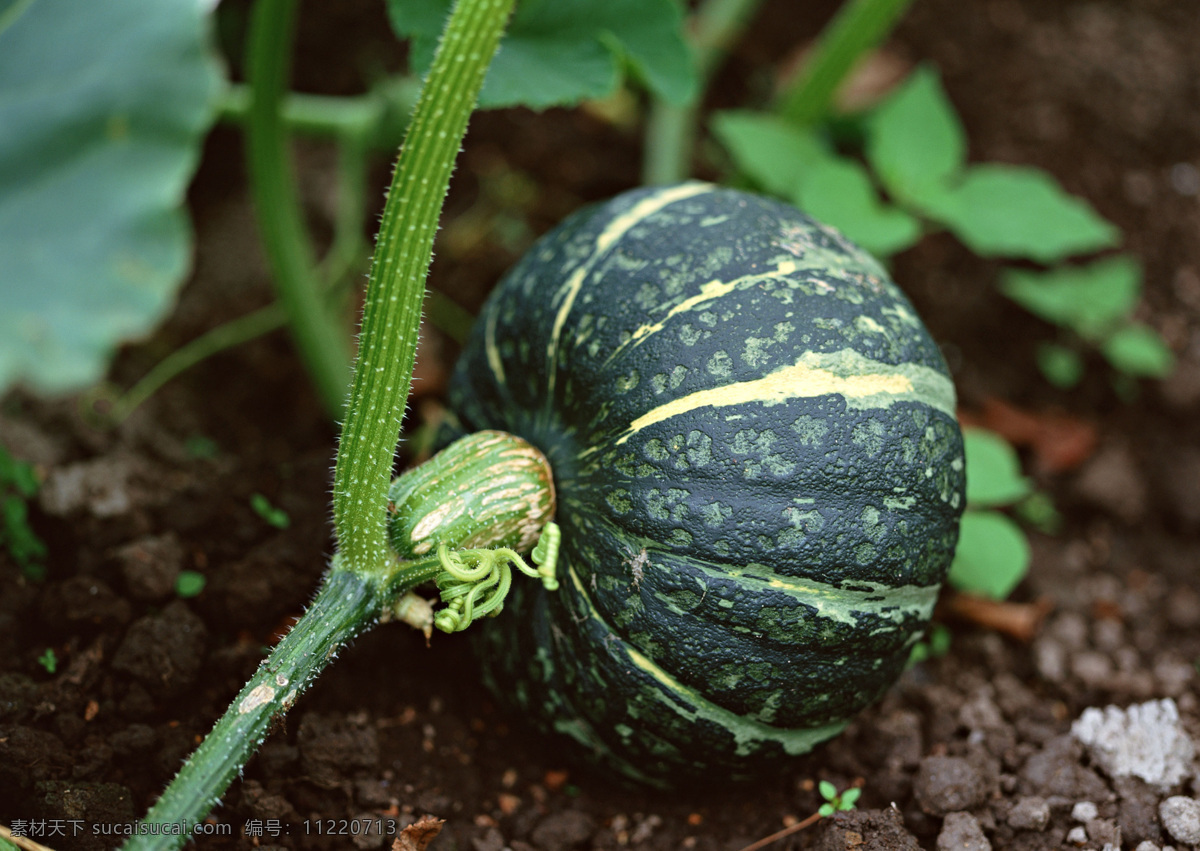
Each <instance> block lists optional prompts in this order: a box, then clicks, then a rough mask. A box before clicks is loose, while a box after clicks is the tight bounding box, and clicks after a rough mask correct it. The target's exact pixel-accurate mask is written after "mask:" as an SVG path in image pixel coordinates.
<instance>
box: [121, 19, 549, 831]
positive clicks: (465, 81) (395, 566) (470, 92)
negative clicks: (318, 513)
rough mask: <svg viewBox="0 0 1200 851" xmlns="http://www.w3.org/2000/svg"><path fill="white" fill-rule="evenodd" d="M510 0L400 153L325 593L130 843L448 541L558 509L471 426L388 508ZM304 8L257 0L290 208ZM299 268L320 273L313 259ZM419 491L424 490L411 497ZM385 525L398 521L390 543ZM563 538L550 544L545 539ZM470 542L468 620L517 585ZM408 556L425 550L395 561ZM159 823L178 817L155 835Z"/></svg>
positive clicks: (468, 24) (500, 446)
mask: <svg viewBox="0 0 1200 851" xmlns="http://www.w3.org/2000/svg"><path fill="white" fill-rule="evenodd" d="M512 4H513V0H458V2H457V3H456V5H455V7H454V11H453V12H452V13H451V16H450V21H449V23H448V24H447V27H446V31H445V32H444V34H443V35H442V40H441V42H440V44H439V46H438V52H437V56H436V57H435V59H434V63H433V68H432V69H431V71H430V74H429V78H428V81H427V82H426V84H425V87H424V89H423V90H422V94H421V97H420V99H419V101H418V104H417V109H416V113H415V115H414V117H413V121H412V124H411V126H410V129H409V133H408V137H407V139H406V140H405V145H404V148H403V150H402V152H401V155H400V160H399V163H398V165H397V168H396V174H395V178H394V180H393V183H392V188H391V191H390V192H389V194H388V201H387V205H386V206H385V208H384V214H383V222H382V225H381V229H380V235H379V241H378V244H377V246H376V252H375V257H374V261H373V265H372V269H371V277H370V281H369V283H368V288H367V300H366V306H365V309H364V316H363V328H362V335H361V339H360V350H359V361H358V363H357V365H356V368H355V373H354V382H353V388H352V392H351V396H350V406H349V409H348V411H347V418H346V424H345V427H344V428H343V430H342V438H341V443H340V444H339V447H338V459H337V467H336V470H335V478H334V525H335V531H336V533H337V537H338V542H339V550H338V553H337V554H336V555H335V556H334V559H333V563H332V565H331V566H330V570H329V572H328V573H327V575H326V577H325V581H324V584H323V586H322V589H321V590H320V591H319V592H318V594H317V599H316V601H315V602H314V605H313V607H312V608H311V609H310V610H309V612H307V613H306V614H305V616H304V617H303V618H301V620H300V622H299V623H297V625H296V627H295V628H294V629H293V631H292V632H291V633H289V635H288V636H287V637H286V638H285V639H284V641H282V642H281V643H280V645H279V647H278V648H277V649H276V651H275V652H273V653H272V655H271V657H270V658H268V659H267V660H266V662H265V663H264V664H263V665H262V666H261V667H260V669H259V671H258V672H257V673H256V674H255V676H254V677H253V678H252V679H251V680H250V682H248V683H247V684H246V687H245V688H244V689H243V691H242V692H241V693H240V694H239V695H238V697H237V698H236V699H235V700H234V702H233V704H232V705H231V706H230V708H229V710H228V711H227V712H226V714H225V716H224V717H223V718H222V719H221V720H220V721H218V722H217V725H216V727H215V728H214V730H213V732H212V733H211V734H210V735H209V736H208V737H207V738H206V739H205V740H204V742H203V743H202V744H201V746H200V748H199V749H198V750H197V752H196V754H195V755H194V756H193V757H192V758H191V759H189V760H188V762H187V763H186V764H185V765H184V767H183V769H181V771H180V773H179V775H178V776H177V777H176V779H175V780H174V781H173V782H172V784H171V786H170V787H169V788H168V789H167V790H166V792H164V793H163V795H162V797H161V798H160V800H159V802H158V803H157V804H156V805H155V806H154V808H153V809H152V810H151V812H150V814H149V815H148V816H147V818H146V820H145V821H144V822H143V823H141V826H142V828H143V829H144V830H145V831H146V832H145V833H139V834H138V835H137V836H134V837H133V838H131V839H130V841H129V842H128V843H127V844H126V846H125V848H126V849H127V851H130V849H169V848H175V847H178V846H179V845H181V844H182V843H183V842H184V841H185V840H186V839H187V834H190V832H191V830H192V829H193V827H194V826H195V825H196V824H197V823H198V822H199V821H200V820H201V819H202V818H204V816H205V815H206V814H207V813H208V810H209V809H210V808H211V806H212V805H213V804H214V803H215V802H216V801H217V799H218V798H219V796H220V795H222V794H223V793H224V791H225V789H226V787H227V786H228V784H229V782H230V781H231V780H232V778H233V776H234V775H235V774H236V772H237V771H239V770H240V768H241V766H242V765H244V763H245V761H246V760H247V759H248V758H249V756H250V755H251V754H252V753H253V752H254V750H255V749H256V748H257V747H258V745H259V744H260V743H261V742H262V740H263V739H264V738H265V736H266V735H267V732H268V731H269V729H270V727H271V724H272V723H274V721H275V720H276V719H278V718H279V717H280V716H282V715H283V714H284V713H285V712H287V710H288V709H290V708H291V706H292V704H293V702H294V701H295V700H296V698H297V697H299V695H300V693H301V691H303V689H304V688H305V687H306V686H307V685H308V684H309V683H310V682H311V681H312V679H313V678H314V677H315V676H316V674H317V673H318V672H319V671H320V670H321V669H322V668H323V667H324V666H325V664H326V663H327V661H328V660H329V659H330V658H332V657H333V656H334V655H335V654H336V652H337V651H338V649H339V648H341V647H343V646H344V645H345V644H346V643H347V642H348V641H350V640H351V639H353V638H354V636H356V635H358V634H359V633H360V632H362V631H363V630H364V629H367V628H369V627H370V626H372V625H373V624H375V623H377V622H379V621H380V620H381V619H385V618H386V617H387V616H389V614H390V613H391V611H392V607H393V606H394V605H395V603H396V602H397V600H398V598H399V597H400V596H401V595H403V594H404V593H405V592H406V591H407V589H409V588H411V587H412V586H413V585H414V584H416V583H419V582H421V581H424V580H425V579H428V578H430V577H431V576H432V575H433V572H437V570H441V569H442V568H445V569H446V570H447V571H449V570H450V568H449V567H447V563H446V561H445V558H446V557H448V553H447V551H446V547H449V546H460V545H461V543H463V542H468V543H470V544H472V545H474V546H481V545H482V546H491V545H493V544H495V545H497V546H499V547H502V548H509V549H514V550H515V549H516V548H520V547H522V546H525V545H527V543H528V541H529V539H530V537H531V536H536V535H537V534H539V533H540V529H541V527H542V525H543V524H544V523H546V522H547V521H548V520H549V518H550V516H551V515H552V513H553V501H554V497H553V485H552V479H551V473H550V469H549V466H548V465H547V464H546V462H545V458H543V457H542V456H541V453H539V452H538V451H537V450H536V449H534V448H533V447H532V446H530V445H529V444H528V443H526V442H525V441H522V440H520V439H519V438H515V437H512V436H511V435H501V434H499V433H497V432H484V433H481V434H479V435H470V436H468V437H466V438H463V439H462V440H460V441H458V442H457V443H455V444H454V445H453V446H451V447H450V448H449V449H447V450H446V452H444V453H442V455H441V456H438V457H439V459H440V460H438V461H437V462H436V463H430V464H428V465H424V466H422V467H419V468H417V469H416V470H412V471H409V473H406V474H405V476H404V477H401V481H404V482H407V484H406V485H404V486H402V487H401V489H400V490H399V491H397V492H396V493H395V494H394V495H395V496H396V497H397V499H396V500H394V506H393V507H395V505H399V506H400V508H399V509H398V510H396V513H395V515H394V516H392V517H391V518H390V520H389V511H388V504H389V503H388V497H389V480H390V478H391V476H390V474H391V467H392V459H393V455H394V452H395V446H396V443H397V441H398V439H399V432H400V415H401V413H402V412H403V407H404V404H405V401H406V399H407V397H408V390H409V386H410V384H411V381H412V368H413V360H414V357H415V352H416V341H417V331H418V326H419V322H420V311H421V301H422V297H423V295H424V279H425V275H426V273H427V271H428V268H429V263H430V260H431V258H432V251H433V236H434V232H435V230H436V228H437V221H438V218H439V215H440V213H441V208H442V203H443V201H444V199H445V196H446V192H447V189H448V186H449V181H450V172H451V170H452V169H453V165H454V160H455V159H456V157H457V154H458V150H459V147H460V146H461V144H462V139H463V135H464V134H465V132H466V126H467V121H468V119H469V117H470V114H471V111H472V109H473V108H474V105H475V102H476V99H477V98H478V95H479V89H480V87H481V86H482V85H483V78H484V75H485V73H486V71H487V67H488V64H489V63H490V61H491V58H492V56H493V55H494V54H495V52H496V47H497V45H498V44H499V41H500V36H501V34H502V33H503V30H504V25H505V23H506V21H507V20H508V15H509V13H510V12H511V10H512ZM293 13H294V1H293V0H260V3H259V5H258V6H257V7H256V9H255V20H254V27H253V29H254V33H253V34H252V37H251V40H252V42H255V43H256V46H253V47H252V48H251V57H252V59H254V60H256V61H258V62H261V66H260V67H257V68H256V69H255V79H256V84H255V92H256V102H255V105H254V111H255V112H258V111H260V110H261V111H263V113H264V115H262V116H259V117H258V118H257V119H256V118H255V117H254V112H252V114H251V125H252V126H254V124H255V122H256V121H258V122H260V126H259V131H260V136H259V147H258V148H257V150H252V162H256V163H257V166H256V167H258V168H259V169H260V173H261V175H263V176H265V179H267V185H266V188H267V189H269V190H270V191H269V192H268V193H266V194H260V195H259V198H260V200H263V199H266V200H273V201H275V202H278V201H280V200H281V199H282V201H284V202H285V206H288V209H289V210H291V211H292V212H293V213H294V212H295V211H296V207H295V206H294V204H292V205H288V204H287V203H286V202H288V201H289V200H291V201H294V199H292V198H290V196H289V195H288V194H287V191H286V182H285V181H280V178H282V176H283V175H284V172H285V169H276V170H272V169H270V168H269V167H268V165H267V164H265V163H263V162H261V158H262V157H263V156H264V155H265V154H266V153H267V150H268V148H269V147H271V146H270V145H267V144H266V143H264V142H263V138H264V137H263V136H262V135H261V131H262V130H263V126H261V123H262V122H265V127H266V130H267V131H268V132H267V137H266V138H268V139H270V138H274V140H275V141H276V142H278V141H279V139H280V138H281V133H280V132H279V130H280V127H279V124H280V122H279V109H278V104H279V97H278V93H279V91H280V90H281V86H282V80H283V78H284V76H285V74H284V71H285V67H284V66H286V60H281V59H280V58H279V57H280V56H281V45H280V44H279V42H278V41H277V39H278V38H280V37H286V34H288V33H290V32H291V29H292V21H293ZM252 64H254V63H253V62H252ZM260 92H265V93H266V94H265V95H263V94H260ZM272 131H274V136H272ZM254 148H255V145H252V149H254ZM276 152H277V153H278V150H277V149H276ZM266 218H268V219H270V218H272V217H271V216H268V217H266ZM293 228H294V230H292V229H293ZM282 230H283V232H281V233H278V234H276V237H277V238H280V239H285V240H287V241H289V242H290V246H289V247H288V251H287V252H286V253H287V256H288V257H290V258H291V259H292V260H295V259H296V258H297V257H298V256H300V254H301V253H302V252H301V251H299V250H298V248H299V247H301V246H304V245H305V243H303V232H302V230H300V229H299V221H298V218H297V219H296V221H294V222H292V224H291V225H289V226H288V227H287V228H284V229H282ZM289 230H292V232H287V231H289ZM303 271H304V272H305V273H306V274H311V265H309V266H306V267H305V268H304V269H303ZM315 293H316V290H315V288H313V291H312V294H313V295H314V296H315ZM289 312H290V311H289ZM310 330H311V329H310ZM447 458H449V460H447ZM514 476H525V477H527V478H528V479H529V481H528V483H527V486H524V487H519V488H516V489H513V488H512V487H511V482H512V481H513V477H514ZM497 482H499V483H503V487H502V488H501V490H500V491H499V492H497V491H495V490H494V488H489V487H488V486H487V485H488V483H492V484H495V483H497ZM414 494H415V495H419V498H417V499H415V500H414V499H411V498H410V496H411V495H414ZM509 494H515V495H516V497H517V498H516V499H515V500H514V501H513V503H512V505H511V512H505V511H501V512H500V514H501V515H505V514H508V513H511V514H512V515H514V516H515V517H516V518H517V519H516V520H515V521H512V518H509V520H507V521H506V520H505V518H504V517H502V516H499V515H497V513H496V512H497V502H498V501H500V500H502V499H507V498H508V495H509ZM510 521H511V522H510ZM389 525H390V526H391V527H392V528H393V529H394V530H396V531H395V532H394V534H393V536H392V539H391V540H390V541H389ZM481 541H482V542H483V543H482V544H480V542H481ZM393 547H394V548H395V549H394V550H393ZM552 550H553V547H547V548H546V549H544V550H543V553H545V552H547V551H552ZM435 552H436V556H435V555H434V554H433V553H435ZM474 552H475V553H476V555H473V556H471V559H473V560H474V561H472V562H468V561H465V560H464V559H463V558H462V557H456V558H457V562H456V563H457V565H458V567H457V568H456V570H458V571H459V573H458V574H456V575H454V576H453V577H452V588H450V589H448V590H447V591H446V593H449V594H452V595H453V598H454V602H453V604H452V605H453V606H454V607H455V608H454V611H455V613H456V614H455V619H456V620H457V618H458V616H459V615H466V616H467V617H468V619H469V615H470V611H471V609H472V607H473V605H474V604H476V603H478V604H479V608H480V610H481V611H482V610H487V609H489V608H491V609H494V608H495V607H496V606H498V605H499V603H500V601H501V594H498V593H496V590H497V589H503V588H507V582H508V579H507V578H504V579H503V581H501V579H500V578H499V577H501V575H503V576H505V577H507V574H506V573H504V571H507V570H508V568H506V567H505V568H503V569H501V567H500V565H499V563H498V562H497V558H496V557H493V556H487V555H486V554H484V555H482V556H480V555H478V551H474ZM397 554H399V555H400V557H405V556H411V557H413V560H412V561H398V560H397ZM535 555H536V553H535ZM435 558H436V561H437V564H438V566H439V567H438V568H437V570H435V568H434V559H435ZM500 561H503V559H501V560H500ZM475 562H479V563H481V564H487V565H490V566H491V572H490V573H489V574H488V576H489V577H491V578H490V579H489V580H488V581H489V582H490V583H491V584H489V585H488V589H490V590H487V591H486V594H484V595H483V596H480V595H478V594H476V593H474V592H473V591H471V590H470V583H471V581H473V580H468V579H464V578H463V577H464V576H473V575H474V573H475V572H476V568H477V566H478V565H475ZM473 565H475V566H473ZM552 567H553V566H552V563H548V564H546V565H543V569H541V570H539V571H537V572H536V573H537V575H541V576H542V578H543V582H546V583H552V582H553V570H552ZM464 571H465V572H464ZM440 582H441V576H440V575H439V584H440ZM464 583H466V584H464ZM547 587H549V584H548V586H547ZM458 626H461V624H458V625H456V627H455V628H458ZM293 636H295V637H293ZM285 681H286V682H285ZM153 825H169V826H172V827H180V828H181V830H180V831H177V832H175V833H171V834H170V835H166V836H163V835H153V836H152V835H150V834H149V829H150V828H151V826H153Z"/></svg>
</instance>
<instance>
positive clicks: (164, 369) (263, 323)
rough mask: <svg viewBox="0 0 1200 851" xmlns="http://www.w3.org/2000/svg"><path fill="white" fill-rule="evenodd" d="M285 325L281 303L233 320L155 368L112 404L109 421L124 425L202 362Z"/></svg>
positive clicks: (207, 333) (185, 346) (162, 361)
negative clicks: (186, 371) (147, 402)
mask: <svg viewBox="0 0 1200 851" xmlns="http://www.w3.org/2000/svg"><path fill="white" fill-rule="evenodd" d="M285 321H286V319H285V317H284V314H283V309H282V308H281V307H280V306H279V304H278V303H275V304H268V305H267V306H266V307H260V308H259V309H258V310H255V311H252V312H250V313H247V314H245V315H244V316H239V317H238V318H237V319H231V320H229V321H228V322H226V323H224V324H223V325H218V326H217V327H216V328H213V329H211V330H209V331H206V332H204V333H203V334H201V335H200V336H199V337H197V338H196V339H194V340H191V341H190V342H188V343H185V344H184V345H182V346H180V347H179V348H178V349H176V350H175V351H173V352H171V354H169V355H167V356H166V357H165V358H163V359H162V360H161V361H159V362H158V363H157V364H155V365H154V368H153V369H151V370H150V371H149V372H147V373H146V374H145V375H144V376H142V377H141V378H140V379H139V380H138V382H137V384H135V385H133V386H132V387H130V388H129V390H127V391H126V392H125V393H124V394H123V395H122V396H120V397H119V398H118V399H117V400H116V401H115V402H114V403H113V406H112V411H111V412H109V414H108V420H109V421H111V422H113V423H120V422H123V421H124V420H125V418H126V417H128V416H129V415H130V414H132V413H133V412H134V410H136V409H137V407H138V406H139V405H141V404H142V403H143V402H145V401H146V400H147V399H149V398H150V397H151V396H152V395H154V393H156V392H157V391H158V389H159V388H160V387H162V386H163V385H164V384H166V383H167V382H168V381H170V380H171V379H172V378H174V377H175V376H177V375H179V374H180V373H181V372H184V371H185V370H188V369H191V368H192V367H193V366H195V365H196V364H198V363H200V361H202V360H204V359H205V358H210V357H212V356H213V355H215V354H216V353H217V352H221V351H224V350H225V349H228V348H232V347H233V346H239V345H241V344H242V343H245V342H248V341H249V340H253V339H254V338H255V337H260V336H262V335H263V334H266V333H267V332H268V331H274V330H275V329H276V328H279V327H281V326H282V325H283V324H284V322H285Z"/></svg>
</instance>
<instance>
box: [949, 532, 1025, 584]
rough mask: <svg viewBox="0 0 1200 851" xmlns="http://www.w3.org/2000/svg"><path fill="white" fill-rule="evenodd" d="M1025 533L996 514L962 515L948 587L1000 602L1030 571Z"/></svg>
mask: <svg viewBox="0 0 1200 851" xmlns="http://www.w3.org/2000/svg"><path fill="white" fill-rule="evenodd" d="M1031 555H1032V554H1031V552H1030V549H1029V541H1027V540H1026V539H1025V533H1023V532H1022V531H1021V528H1020V527H1019V526H1017V524H1016V523H1014V522H1013V521H1012V520H1010V519H1009V518H1008V517H1005V516H1004V515H1003V514H1001V513H1000V512H998V511H968V512H966V513H965V514H963V518H962V527H961V529H960V531H959V535H958V549H957V551H956V552H955V555H954V561H953V563H951V565H950V576H949V580H950V584H951V585H953V586H954V587H955V588H957V589H958V590H960V591H968V592H970V593H972V594H982V595H984V596H987V597H991V598H992V599H995V600H1003V599H1004V598H1005V597H1007V596H1008V595H1009V594H1010V593H1012V590H1013V589H1014V588H1016V587H1017V585H1018V584H1019V583H1020V581H1021V580H1022V579H1023V578H1024V577H1025V574H1026V573H1027V572H1028V570H1029V560H1030V558H1031Z"/></svg>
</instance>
